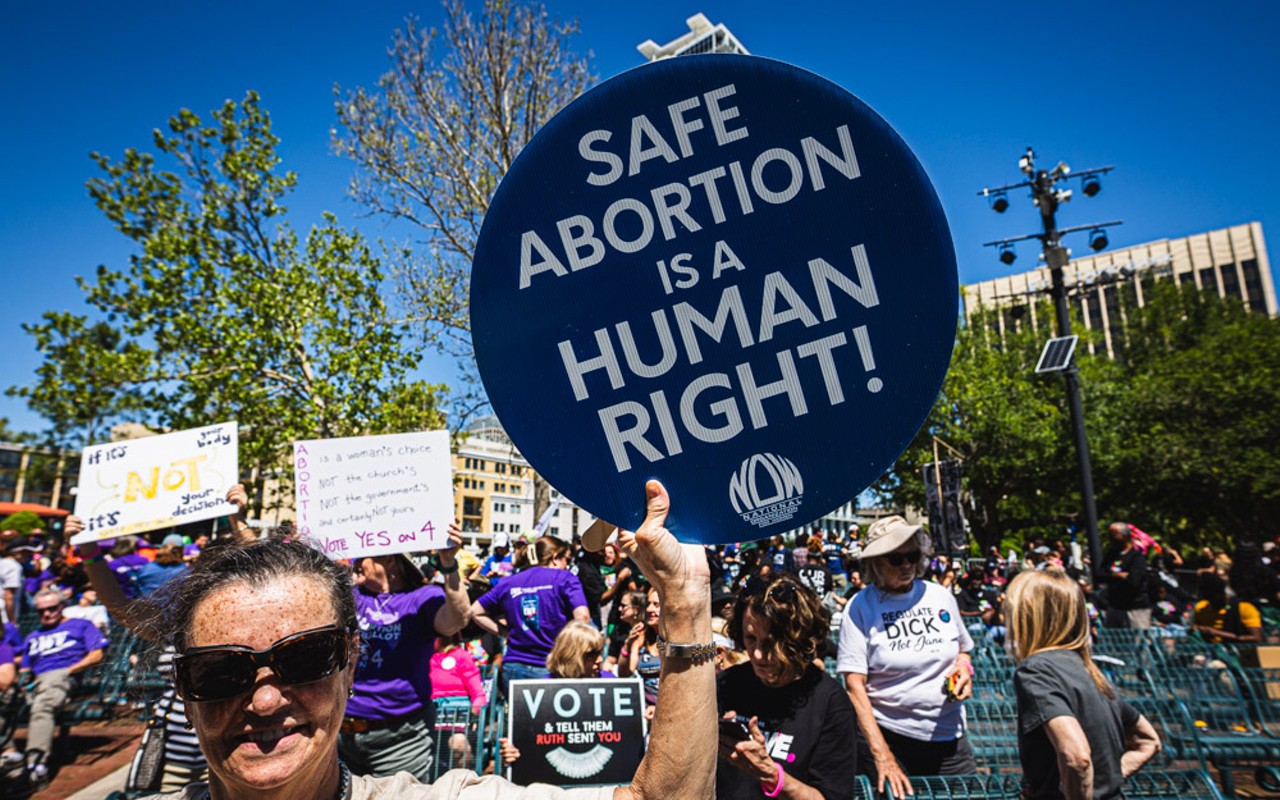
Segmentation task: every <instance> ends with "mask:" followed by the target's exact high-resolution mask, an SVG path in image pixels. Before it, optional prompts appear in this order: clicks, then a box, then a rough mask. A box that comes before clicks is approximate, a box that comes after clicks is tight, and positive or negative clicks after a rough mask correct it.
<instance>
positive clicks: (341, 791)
mask: <svg viewBox="0 0 1280 800" xmlns="http://www.w3.org/2000/svg"><path fill="white" fill-rule="evenodd" d="M338 771H339V773H340V774H341V775H342V781H341V782H340V783H339V784H338V793H337V794H336V795H334V800H351V770H349V769H347V765H346V764H344V763H343V762H342V759H338ZM198 800H209V787H208V786H205V787H204V793H203V794H201V795H200V797H199V799H198Z"/></svg>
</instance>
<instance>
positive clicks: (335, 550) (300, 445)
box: [293, 431, 453, 558]
mask: <svg viewBox="0 0 1280 800" xmlns="http://www.w3.org/2000/svg"><path fill="white" fill-rule="evenodd" d="M293 457H294V472H293V475H294V486H295V488H294V494H295V500H296V502H297V505H296V506H295V508H296V509H297V514H298V535H299V536H301V537H303V538H304V539H310V540H311V541H313V542H315V543H316V544H317V545H318V546H319V547H320V548H321V549H322V550H323V551H324V553H325V554H326V555H328V556H329V557H330V558H359V557H363V556H379V555H388V554H391V553H409V552H420V551H423V550H438V549H440V548H442V547H446V546H447V545H448V543H449V523H450V521H452V520H453V475H452V471H451V469H452V464H451V463H450V454H449V432H448V431H424V432H421V433H396V434H391V435H388V436H353V437H350V438H346V439H312V440H309V441H304V442H295V443H294V445H293Z"/></svg>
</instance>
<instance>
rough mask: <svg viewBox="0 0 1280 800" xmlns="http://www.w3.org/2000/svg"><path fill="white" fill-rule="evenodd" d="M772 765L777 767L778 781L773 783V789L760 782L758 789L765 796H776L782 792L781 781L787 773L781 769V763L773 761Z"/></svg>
mask: <svg viewBox="0 0 1280 800" xmlns="http://www.w3.org/2000/svg"><path fill="white" fill-rule="evenodd" d="M774 766H775V767H777V768H778V782H777V783H775V784H774V785H773V790H772V791H771V790H769V789H766V788H764V781H761V782H760V790H761V791H762V792H764V796H765V797H777V796H778V795H780V794H782V783H783V781H785V780H786V778H787V773H786V772H785V771H783V769H782V765H781V764H778V763H776V762H775V763H774Z"/></svg>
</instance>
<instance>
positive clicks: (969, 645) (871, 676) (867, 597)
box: [837, 580, 973, 741]
mask: <svg viewBox="0 0 1280 800" xmlns="http://www.w3.org/2000/svg"><path fill="white" fill-rule="evenodd" d="M845 613H846V615H847V618H846V619H845V620H844V624H842V625H841V626H840V657H839V660H838V662H837V669H838V670H839V672H840V673H842V674H843V673H849V672H852V673H856V674H860V675H866V676H867V695H868V696H869V697H870V698H871V708H872V710H873V711H874V712H875V716H876V722H877V723H879V725H880V727H881V728H884V729H885V730H889V731H893V732H894V733H897V734H899V735H901V736H907V737H910V738H912V739H918V740H921V741H946V740H950V739H958V738H960V737H961V736H962V735H964V704H963V703H960V702H957V701H955V700H950V699H948V697H947V692H946V680H947V675H948V674H950V672H951V669H952V667H953V666H954V665H955V661H956V656H957V655H958V654H960V653H962V652H963V653H967V652H969V651H970V650H972V649H973V639H972V638H970V636H969V632H968V630H966V629H965V626H964V623H963V622H962V618H961V617H960V610H959V609H958V608H957V607H956V599H955V596H954V595H953V594H951V592H950V591H949V590H947V589H945V588H943V587H942V586H940V585H938V584H936V583H933V582H930V581H922V580H917V581H916V582H915V583H914V584H912V586H911V589H909V590H908V591H906V592H903V593H901V594H891V593H888V592H884V591H882V590H880V589H878V588H876V587H874V586H869V587H867V588H866V589H863V590H862V591H861V592H858V594H857V596H855V597H854V598H853V600H851V601H850V602H849V605H848V608H847V609H846V611H845Z"/></svg>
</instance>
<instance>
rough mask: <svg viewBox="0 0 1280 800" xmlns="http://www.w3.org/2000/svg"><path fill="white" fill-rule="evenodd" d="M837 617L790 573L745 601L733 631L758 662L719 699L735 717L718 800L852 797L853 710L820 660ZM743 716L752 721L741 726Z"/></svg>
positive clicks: (728, 727)
mask: <svg viewBox="0 0 1280 800" xmlns="http://www.w3.org/2000/svg"><path fill="white" fill-rule="evenodd" d="M828 620H829V618H828V616H827V612H826V611H825V610H824V609H823V607H822V603H821V601H820V600H819V599H818V597H817V595H815V594H814V593H813V592H812V591H811V590H810V589H809V588H808V587H806V586H804V585H803V584H801V583H800V582H799V581H797V580H796V579H795V578H794V577H792V576H790V575H783V576H781V577H779V578H777V579H776V580H774V581H773V582H772V583H770V584H769V585H768V586H767V587H766V588H765V590H764V592H763V593H760V594H754V595H747V596H744V597H741V598H739V600H738V602H737V604H736V605H735V607H734V613H733V615H732V618H731V619H730V621H729V635H730V636H731V637H732V638H733V640H734V642H735V644H736V645H737V647H738V648H739V649H741V650H743V651H745V652H746V653H747V656H748V658H749V661H748V662H747V663H745V664H739V665H738V666H736V667H731V668H729V669H727V670H725V671H724V672H723V673H721V675H720V678H719V679H718V685H717V702H718V705H719V709H720V712H721V714H722V715H723V717H724V719H725V720H726V722H725V723H723V724H722V726H721V729H720V730H721V734H720V764H719V767H718V768H717V770H716V798H717V799H718V800H742V799H743V798H746V800H751V798H764V797H788V798H795V797H815V796H821V797H822V798H823V800H851V798H852V797H853V794H854V786H855V783H854V774H853V768H852V765H853V763H854V762H855V761H856V755H857V739H856V734H855V727H856V725H857V721H856V717H855V715H854V711H853V705H852V704H851V703H850V702H849V697H848V695H847V694H845V692H844V688H843V687H842V686H841V685H840V684H839V683H837V682H836V680H835V679H834V678H832V677H830V676H829V675H827V674H826V673H824V672H823V671H822V670H821V669H819V668H818V667H817V666H816V665H815V664H814V663H813V661H814V656H815V654H816V653H817V650H818V647H819V646H820V645H821V644H822V643H823V642H824V641H825V640H826V637H827V624H828ZM735 718H736V719H742V718H745V721H744V722H743V723H742V725H738V724H737V723H736V722H734V721H733V720H735ZM735 731H736V735H735Z"/></svg>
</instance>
